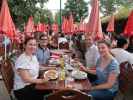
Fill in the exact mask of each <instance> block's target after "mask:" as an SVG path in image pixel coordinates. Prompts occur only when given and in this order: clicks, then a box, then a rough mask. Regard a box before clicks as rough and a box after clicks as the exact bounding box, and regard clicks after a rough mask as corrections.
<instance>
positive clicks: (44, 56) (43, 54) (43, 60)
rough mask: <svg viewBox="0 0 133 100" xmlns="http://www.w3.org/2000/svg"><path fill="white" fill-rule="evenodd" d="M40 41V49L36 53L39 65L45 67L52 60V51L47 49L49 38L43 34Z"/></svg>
mask: <svg viewBox="0 0 133 100" xmlns="http://www.w3.org/2000/svg"><path fill="white" fill-rule="evenodd" d="M39 39H40V43H39V47H38V49H37V52H36V56H37V59H38V61H39V64H40V65H45V64H47V63H48V60H49V58H50V50H49V48H48V47H47V46H48V36H47V35H44V34H42V35H41V36H40V38H39Z"/></svg>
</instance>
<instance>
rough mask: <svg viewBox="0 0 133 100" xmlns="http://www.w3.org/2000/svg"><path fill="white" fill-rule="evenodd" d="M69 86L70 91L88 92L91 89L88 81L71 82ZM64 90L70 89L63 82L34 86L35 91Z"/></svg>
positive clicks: (50, 82)
mask: <svg viewBox="0 0 133 100" xmlns="http://www.w3.org/2000/svg"><path fill="white" fill-rule="evenodd" d="M70 84H71V86H72V87H71V88H72V89H78V90H81V91H89V90H90V88H91V84H90V82H89V80H88V79H85V80H76V81H72V82H71V83H70V82H69V86H70ZM66 88H70V87H68V84H67V83H66V82H65V80H60V81H59V80H57V81H49V82H47V83H44V84H37V85H36V89H39V90H61V89H66Z"/></svg>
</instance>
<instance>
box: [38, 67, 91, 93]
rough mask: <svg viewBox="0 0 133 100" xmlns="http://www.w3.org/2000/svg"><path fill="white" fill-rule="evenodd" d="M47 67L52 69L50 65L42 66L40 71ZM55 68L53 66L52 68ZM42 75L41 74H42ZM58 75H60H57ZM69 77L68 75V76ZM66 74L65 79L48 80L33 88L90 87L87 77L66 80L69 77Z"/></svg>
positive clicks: (54, 89)
mask: <svg viewBox="0 0 133 100" xmlns="http://www.w3.org/2000/svg"><path fill="white" fill-rule="evenodd" d="M48 69H53V68H52V67H44V69H43V70H41V73H42V71H44V72H45V71H46V70H48ZM54 69H55V68H54ZM42 77H43V75H42ZM59 77H60V76H59ZM69 77H70V76H69ZM69 77H68V76H66V77H65V80H59V78H58V79H56V80H50V81H48V82H46V83H43V84H36V86H35V88H36V89H39V90H53V91H58V90H62V89H66V88H72V89H78V90H81V91H85V92H87V91H89V90H90V88H91V83H90V81H89V80H88V79H81V80H75V79H74V80H73V81H68V80H67V79H68V78H69Z"/></svg>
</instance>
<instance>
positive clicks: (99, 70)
mask: <svg viewBox="0 0 133 100" xmlns="http://www.w3.org/2000/svg"><path fill="white" fill-rule="evenodd" d="M110 46H111V44H110V43H108V42H107V41H104V40H103V41H99V42H98V49H99V53H100V58H99V59H98V61H97V64H96V70H91V69H87V68H86V67H81V70H83V71H85V72H87V73H92V74H96V75H97V79H96V81H95V82H94V83H95V84H94V85H92V87H91V91H90V92H89V94H91V95H92V97H93V100H113V98H114V96H115V95H116V93H117V91H118V75H119V73H120V71H119V64H118V62H117V60H116V59H115V58H114V57H113V56H112V55H111V53H110V49H109V47H110Z"/></svg>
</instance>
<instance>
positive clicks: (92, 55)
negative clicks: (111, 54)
mask: <svg viewBox="0 0 133 100" xmlns="http://www.w3.org/2000/svg"><path fill="white" fill-rule="evenodd" d="M85 43H86V53H85V62H86V67H89V68H90V67H95V66H96V61H97V59H98V58H99V52H98V48H97V46H96V45H95V43H94V39H93V37H92V35H88V36H86V37H85Z"/></svg>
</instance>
